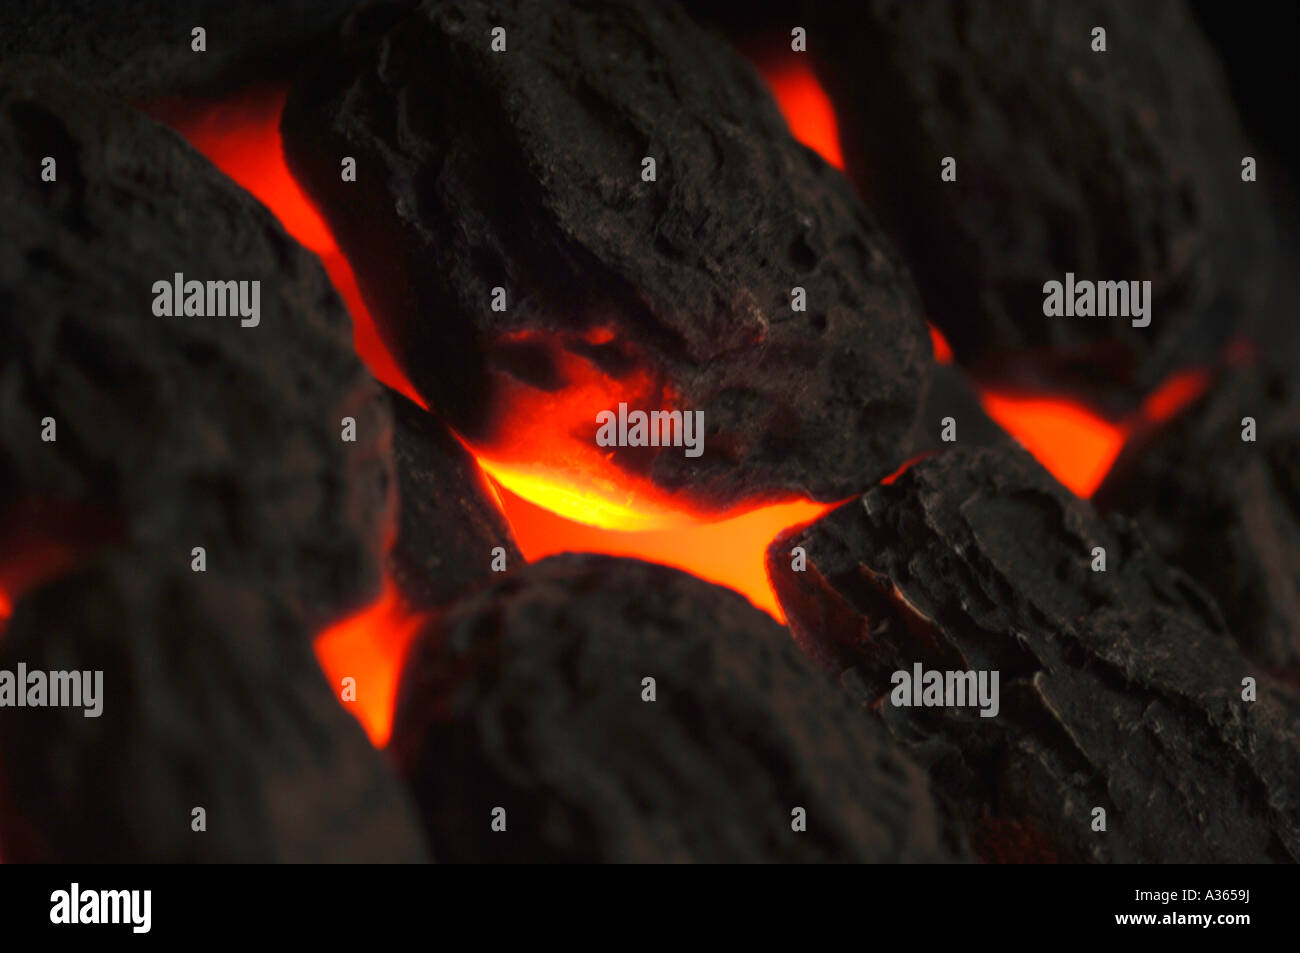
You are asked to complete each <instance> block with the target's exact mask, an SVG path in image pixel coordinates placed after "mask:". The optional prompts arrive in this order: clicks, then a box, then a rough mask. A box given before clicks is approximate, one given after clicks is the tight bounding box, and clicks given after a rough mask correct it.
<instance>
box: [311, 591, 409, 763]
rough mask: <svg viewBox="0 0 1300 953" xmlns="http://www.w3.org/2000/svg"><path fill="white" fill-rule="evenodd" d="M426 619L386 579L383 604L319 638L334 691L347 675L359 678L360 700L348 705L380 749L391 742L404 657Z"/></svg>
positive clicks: (317, 645)
mask: <svg viewBox="0 0 1300 953" xmlns="http://www.w3.org/2000/svg"><path fill="white" fill-rule="evenodd" d="M424 621H425V617H424V616H421V615H413V614H411V613H410V612H409V611H407V609H406V608H405V607H404V606H403V605H402V603H401V599H400V598H399V596H398V593H397V588H396V587H395V586H394V585H393V584H392V582H390V581H388V580H385V582H384V592H383V595H381V596H380V598H379V601H378V602H376V603H374V604H373V605H370V606H368V607H366V608H365V609H362V610H361V611H360V612H358V613H357V614H356V615H353V616H351V617H350V618H347V619H344V620H343V621H342V622H336V623H335V624H334V625H332V626H330V627H329V628H328V629H326V630H325V631H324V632H322V633H321V634H320V635H319V636H317V637H316V643H315V648H316V657H317V658H318V659H319V660H320V664H321V668H323V669H324V670H325V674H326V676H327V677H328V678H329V681H330V685H331V686H332V687H333V688H334V690H335V691H341V686H342V684H343V682H342V680H343V679H344V678H349V677H350V678H354V679H356V682H355V685H356V701H355V702H346V703H345V704H346V706H347V707H348V709H349V710H351V711H352V712H353V713H354V714H355V715H356V716H357V720H358V721H360V722H361V725H362V727H364V728H365V729H366V733H367V734H368V735H370V740H371V742H372V743H374V745H375V746H376V747H383V746H384V745H386V744H388V736H389V734H390V733H391V731H392V727H393V704H394V702H395V701H396V700H397V680H398V676H399V675H400V674H401V669H402V660H403V659H404V658H405V657H406V650H407V648H408V647H409V646H410V644H411V640H412V639H414V638H415V636H416V635H417V634H418V633H419V631H420V627H421V626H422V625H423V624H424Z"/></svg>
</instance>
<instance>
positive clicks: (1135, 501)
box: [1093, 347, 1300, 688]
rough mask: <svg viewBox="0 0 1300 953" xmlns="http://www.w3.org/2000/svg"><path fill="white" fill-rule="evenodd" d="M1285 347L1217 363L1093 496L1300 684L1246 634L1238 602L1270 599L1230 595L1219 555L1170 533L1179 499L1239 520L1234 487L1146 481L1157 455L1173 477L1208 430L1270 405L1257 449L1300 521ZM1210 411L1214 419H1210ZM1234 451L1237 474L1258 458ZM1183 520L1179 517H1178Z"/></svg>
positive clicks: (1283, 669) (1298, 417) (1283, 664)
mask: <svg viewBox="0 0 1300 953" xmlns="http://www.w3.org/2000/svg"><path fill="white" fill-rule="evenodd" d="M1283 352H1284V356H1281V357H1279V356H1275V355H1272V354H1264V355H1259V356H1257V357H1255V358H1253V359H1252V360H1250V361H1249V362H1248V363H1246V364H1244V365H1242V366H1238V367H1232V366H1230V365H1228V364H1227V363H1226V362H1225V363H1224V364H1222V365H1221V366H1219V367H1217V368H1215V376H1214V378H1213V380H1212V381H1211V383H1210V386H1209V387H1207V388H1206V390H1205V392H1204V393H1202V394H1201V395H1200V396H1199V397H1198V398H1197V399H1196V400H1195V401H1194V402H1193V403H1192V404H1191V405H1190V406H1189V407H1186V408H1184V409H1183V410H1182V411H1181V412H1180V413H1179V414H1178V415H1177V416H1175V417H1173V418H1171V419H1169V420H1166V421H1163V422H1160V423H1156V424H1147V425H1145V426H1143V427H1141V428H1139V429H1138V430H1137V431H1136V432H1135V433H1134V434H1133V436H1132V437H1131V438H1130V439H1129V440H1127V441H1126V442H1125V445H1124V448H1123V449H1122V450H1121V451H1120V454H1119V456H1118V457H1117V458H1116V460H1115V463H1114V464H1113V465H1112V467H1111V469H1110V472H1109V473H1108V474H1107V475H1106V478H1105V480H1104V481H1103V482H1102V484H1101V486H1100V487H1099V488H1098V489H1097V492H1096V493H1095V494H1094V496H1093V502H1094V505H1095V506H1096V507H1097V508H1098V510H1099V511H1101V512H1103V513H1106V514H1108V515H1110V514H1114V515H1119V514H1124V515H1125V516H1128V517H1130V518H1132V519H1133V520H1134V521H1135V522H1137V523H1138V525H1139V526H1142V528H1143V530H1144V532H1145V533H1146V534H1147V535H1148V536H1149V537H1150V538H1151V539H1152V540H1153V541H1158V542H1159V552H1160V555H1161V557H1162V558H1163V559H1165V560H1167V561H1168V562H1170V563H1171V564H1174V565H1177V566H1178V567H1179V568H1180V569H1182V570H1184V571H1185V572H1186V573H1187V574H1188V575H1189V576H1190V577H1192V578H1194V579H1195V580H1196V581H1197V584H1198V586H1201V587H1204V589H1205V590H1206V591H1208V592H1209V593H1210V595H1211V596H1212V597H1213V598H1217V599H1222V600H1223V605H1224V606H1225V608H1226V611H1225V613H1224V614H1225V616H1231V621H1232V623H1233V625H1232V626H1231V627H1229V628H1230V630H1231V631H1232V633H1233V636H1234V639H1235V640H1236V642H1237V644H1238V645H1239V647H1240V648H1241V650H1242V652H1243V653H1244V654H1245V655H1246V656H1247V657H1248V658H1249V659H1250V661H1251V662H1252V663H1254V664H1256V665H1258V666H1260V667H1261V668H1263V669H1264V670H1266V671H1267V672H1268V673H1269V675H1270V676H1271V677H1273V678H1275V679H1277V680H1278V681H1280V682H1282V683H1285V684H1288V685H1291V686H1292V687H1295V688H1300V668H1297V667H1296V665H1295V664H1293V663H1290V662H1287V661H1285V660H1283V659H1280V658H1279V657H1277V656H1275V655H1272V654H1271V652H1272V649H1271V648H1270V646H1268V645H1266V644H1264V643H1263V642H1262V636H1260V635H1259V634H1258V633H1254V632H1252V633H1249V634H1247V633H1246V632H1245V631H1243V630H1244V629H1249V628H1251V627H1252V625H1253V624H1255V622H1257V619H1258V616H1257V614H1256V613H1252V614H1251V615H1252V618H1251V619H1250V620H1248V619H1245V618H1243V616H1242V615H1241V614H1240V608H1241V604H1240V600H1241V599H1242V598H1245V599H1246V600H1248V601H1249V602H1250V604H1251V605H1253V606H1258V605H1259V602H1260V600H1264V601H1267V598H1268V597H1267V595H1266V594H1261V593H1259V592H1258V591H1257V590H1252V591H1251V592H1250V593H1248V594H1244V595H1243V594H1240V593H1238V594H1237V597H1236V598H1230V597H1229V596H1230V593H1229V592H1227V591H1226V590H1225V588H1224V587H1225V586H1228V587H1231V586H1232V585H1233V581H1232V580H1225V579H1222V578H1221V576H1220V573H1219V567H1218V565H1217V563H1215V556H1214V555H1211V554H1206V553H1202V552H1200V551H1199V548H1200V545H1201V542H1202V541H1203V540H1202V539H1201V538H1196V539H1184V540H1183V541H1181V542H1177V543H1175V542H1173V541H1171V540H1170V539H1168V538H1167V537H1168V532H1167V530H1168V529H1169V524H1171V523H1172V522H1173V518H1174V516H1175V514H1174V513H1173V511H1172V510H1171V509H1170V506H1171V502H1170V501H1171V500H1172V499H1181V500H1182V502H1180V503H1179V505H1178V508H1179V510H1183V509H1184V507H1185V506H1188V505H1190V506H1192V510H1191V512H1192V513H1194V514H1195V518H1196V519H1197V520H1199V521H1202V523H1203V524H1205V523H1209V524H1211V525H1215V524H1216V523H1217V521H1218V520H1221V519H1223V518H1228V519H1232V518H1235V514H1236V511H1237V504H1238V501H1237V500H1236V499H1235V498H1233V497H1232V492H1233V491H1232V490H1231V488H1230V487H1227V486H1223V485H1218V484H1216V483H1215V481H1212V480H1193V481H1192V482H1191V483H1190V484H1183V485H1178V484H1177V483H1176V481H1174V484H1173V485H1169V484H1168V483H1166V482H1162V483H1160V484H1159V485H1157V486H1156V487H1150V486H1147V485H1146V481H1147V480H1149V479H1150V478H1151V477H1152V475H1153V474H1152V472H1151V469H1152V461H1153V459H1159V460H1160V461H1161V464H1162V465H1161V466H1160V473H1159V474H1157V476H1162V477H1164V478H1165V479H1166V480H1168V479H1170V478H1172V477H1173V475H1174V474H1173V472H1171V469H1172V470H1173V471H1175V472H1176V470H1177V469H1179V468H1182V467H1187V466H1195V465H1196V457H1197V455H1198V453H1199V452H1201V451H1207V450H1208V449H1209V448H1207V447H1204V446H1203V445H1202V444H1201V442H1200V441H1201V438H1203V437H1204V436H1205V434H1206V429H1205V428H1211V427H1217V428H1218V431H1219V432H1222V431H1224V430H1225V429H1226V430H1234V429H1235V428H1236V427H1237V426H1238V425H1239V420H1240V417H1241V415H1242V414H1245V413H1247V412H1248V410H1251V409H1255V410H1258V409H1259V408H1262V407H1266V406H1269V405H1272V406H1273V407H1275V408H1278V409H1279V410H1280V414H1279V415H1277V416H1273V417H1272V418H1271V419H1266V418H1263V417H1262V416H1260V415H1259V414H1258V413H1256V414H1255V415H1254V416H1256V417H1257V424H1258V425H1259V428H1260V431H1259V435H1258V441H1257V443H1256V444H1255V446H1257V447H1260V448H1261V450H1262V454H1261V455H1260V457H1259V459H1260V462H1261V463H1262V464H1263V466H1264V472H1265V475H1266V476H1267V478H1268V479H1269V481H1270V483H1271V486H1272V490H1273V492H1274V494H1276V495H1277V496H1278V497H1279V498H1281V499H1283V500H1285V501H1289V503H1290V505H1291V507H1292V510H1293V511H1294V513H1295V514H1296V520H1297V521H1300V487H1292V486H1289V484H1288V481H1287V479H1286V475H1285V473H1284V470H1285V462H1284V459H1283V457H1284V455H1285V454H1287V453H1288V448H1294V447H1296V446H1297V441H1300V402H1298V401H1297V399H1296V398H1297V396H1300V395H1298V394H1297V393H1296V391H1295V390H1294V389H1293V388H1292V389H1290V390H1289V389H1288V383H1287V381H1288V379H1289V376H1290V375H1291V374H1292V371H1291V369H1290V368H1289V367H1288V366H1287V364H1288V362H1289V361H1290V360H1294V358H1295V355H1294V354H1291V353H1290V351H1289V349H1288V348H1285V347H1284V348H1283ZM1207 415H1208V416H1209V417H1210V418H1212V419H1209V420H1207V419H1206V418H1207ZM1202 423H1203V424H1204V426H1202ZM1162 450H1163V451H1164V452H1162ZM1231 456H1232V458H1233V459H1232V462H1231V464H1230V470H1231V471H1232V472H1234V473H1235V472H1239V470H1240V468H1241V467H1242V465H1243V464H1245V463H1246V461H1247V460H1248V459H1249V458H1250V457H1253V456H1254V455H1253V454H1252V455H1250V457H1243V456H1242V453H1241V452H1240V450H1238V451H1237V452H1235V453H1233V454H1231ZM1184 492H1185V493H1186V494H1189V495H1190V500H1188V497H1187V496H1184V495H1182V494H1183V493H1184ZM1165 494H1169V496H1166V495H1165ZM1182 518H1183V516H1182V515H1180V516H1179V519H1182ZM1220 528H1221V527H1220ZM1220 538H1221V534H1220ZM1198 591H1199V590H1198Z"/></svg>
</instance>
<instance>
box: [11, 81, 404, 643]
mask: <svg viewBox="0 0 1300 953" xmlns="http://www.w3.org/2000/svg"><path fill="white" fill-rule="evenodd" d="M46 156H49V157H51V158H53V159H54V160H55V162H56V165H55V166H54V167H53V168H54V171H55V175H56V180H55V181H53V182H45V181H42V177H41V171H42V167H43V164H42V160H43V157H46ZM178 273H179V274H182V275H183V276H184V280H185V281H187V282H188V281H200V282H204V283H205V285H204V294H202V295H198V296H196V298H202V299H203V305H202V307H203V309H204V311H205V312H207V310H208V308H209V304H208V300H209V296H208V295H207V293H206V292H207V285H206V283H207V282H235V281H242V282H253V281H256V282H258V283H259V284H258V285H257V298H256V299H253V298H252V293H253V286H252V285H251V284H246V285H244V289H245V291H246V292H248V297H246V298H245V304H246V305H248V306H249V307H248V309H247V310H253V309H252V307H251V306H252V304H253V302H254V300H256V303H257V311H258V321H257V323H256V326H248V327H244V326H243V324H244V323H245V321H246V320H247V321H252V318H247V319H245V318H243V317H241V316H240V315H239V314H235V315H234V316H231V315H230V314H228V313H227V314H225V315H224V316H222V315H217V314H211V313H205V314H204V315H202V316H199V315H194V314H190V315H185V314H181V315H179V316H171V317H166V316H161V315H159V314H158V313H156V309H157V310H161V308H160V307H159V306H158V303H157V299H158V298H159V297H162V298H170V297H171V296H170V295H166V294H162V295H158V294H156V293H155V291H154V285H155V283H156V282H164V283H167V284H169V285H170V284H171V283H172V282H174V280H175V275H176V274H178ZM211 300H212V303H213V304H214V305H218V306H221V305H226V301H225V299H221V300H218V299H217V296H215V295H213V296H211ZM213 310H219V307H218V308H214V309H213ZM0 340H3V341H4V348H3V350H0V511H5V510H7V509H9V508H11V507H26V508H28V509H31V506H30V504H32V503H33V501H36V502H39V503H40V504H41V507H42V508H43V509H44V510H45V511H47V512H48V511H49V510H51V509H57V508H58V507H59V506H67V507H91V508H94V509H96V510H97V511H100V512H101V513H102V514H103V516H104V519H105V521H106V522H111V523H114V524H116V525H118V526H120V527H121V530H122V535H123V536H124V537H125V538H127V539H130V540H134V541H136V542H139V543H141V544H145V545H157V546H167V547H171V548H172V549H173V550H174V552H175V553H176V560H177V562H178V563H185V562H187V561H188V560H189V558H190V552H191V549H192V548H193V547H195V546H202V547H204V548H205V550H206V559H207V565H208V570H209V571H213V572H222V573H225V574H230V575H235V576H241V577H243V578H248V579H254V580H257V581H258V582H259V584H262V585H266V586H269V587H271V588H273V589H275V590H276V591H277V593H278V595H279V596H280V597H281V598H282V599H283V600H284V601H285V602H286V603H287V604H289V605H290V606H292V607H293V608H294V609H295V610H296V611H297V613H298V616H299V618H300V620H301V621H302V622H303V624H304V625H305V626H307V627H308V628H311V629H315V628H316V627H317V626H318V625H320V624H322V623H323V622H324V621H326V620H327V619H330V618H332V617H334V616H337V615H338V614H339V613H341V612H343V611H345V610H346V609H349V608H352V607H355V606H356V605H358V604H360V603H363V602H364V601H365V600H366V599H368V598H369V597H370V596H371V595H372V594H373V592H374V591H375V589H377V587H378V582H379V573H380V566H381V553H382V546H383V542H384V539H385V536H386V534H387V533H389V532H390V531H391V524H392V520H393V499H392V498H393V495H394V494H393V490H392V473H391V467H392V459H391V436H392V435H391V427H392V422H391V419H390V418H389V411H388V407H387V404H386V402H385V401H384V398H383V396H382V394H381V393H380V392H379V390H378V387H377V386H376V385H375V384H374V383H373V381H372V380H371V379H370V377H369V375H368V374H367V373H366V371H365V370H364V368H363V367H362V366H361V364H360V362H359V361H358V360H357V358H356V356H355V354H354V353H353V351H352V346H351V335H350V326H349V321H348V316H347V312H346V311H345V310H344V308H343V305H342V304H341V303H340V301H339V299H338V297H337V296H336V294H335V292H334V290H333V288H332V287H331V285H330V283H329V281H328V279H327V278H326V276H325V273H324V271H323V270H322V268H321V266H320V263H319V262H318V261H317V260H316V258H315V257H314V256H312V255H311V254H310V253H308V252H307V251H305V250H304V249H302V248H301V247H300V246H299V245H298V244H297V243H296V242H295V241H294V240H293V239H291V238H290V237H289V236H288V235H286V234H285V232H284V231H283V229H281V228H280V226H279V224H278V223H277V222H276V221H275V219H274V218H273V217H272V215H271V213H270V212H268V211H267V210H266V209H265V208H264V207H263V206H262V205H261V204H259V203H258V202H257V201H256V200H255V199H253V198H252V197H251V196H249V195H248V194H247V193H245V192H243V191H242V190H241V189H240V188H238V187H237V186H236V185H235V184H234V183H232V182H231V181H230V180H229V179H227V178H226V177H225V176H223V175H222V174H221V173H220V172H218V171H217V170H216V169H214V168H213V167H212V166H211V165H210V164H209V163H208V162H207V160H205V159H204V158H203V157H202V156H200V155H199V154H198V153H197V152H195V151H194V150H192V149H191V148H190V147H189V146H188V145H186V144H185V143H184V142H183V141H182V140H181V139H180V138H179V137H178V136H176V135H175V134H174V133H172V132H171V131H169V130H167V129H165V128H163V127H162V126H159V125H156V124H155V123H153V122H152V121H150V120H148V119H146V118H145V117H143V116H141V115H139V114H137V113H135V112H134V111H132V110H131V109H129V108H127V107H124V106H120V105H117V104H115V103H113V102H111V101H108V100H106V99H103V98H101V97H99V96H97V95H93V94H90V93H87V92H86V91H84V90H80V89H77V88H73V87H70V86H68V85H65V84H64V83H63V82H62V81H60V80H53V79H50V78H48V77H45V78H39V77H30V76H19V75H17V74H15V73H12V72H7V73H3V74H0ZM344 417H353V418H354V419H355V421H356V437H357V439H356V441H355V442H346V441H344V440H343V439H342V435H343V426H344V425H343V418H344ZM45 418H53V421H54V427H55V431H54V435H55V436H56V437H57V439H56V440H53V441H48V442H47V441H45V440H43V439H42V434H43V430H44V425H43V420H44V419H45ZM0 549H3V541H0Z"/></svg>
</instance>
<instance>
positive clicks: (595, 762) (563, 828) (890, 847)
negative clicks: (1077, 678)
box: [390, 555, 953, 862]
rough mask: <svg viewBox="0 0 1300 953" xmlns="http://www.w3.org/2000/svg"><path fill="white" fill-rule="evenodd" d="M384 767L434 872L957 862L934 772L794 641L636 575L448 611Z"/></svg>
mask: <svg viewBox="0 0 1300 953" xmlns="http://www.w3.org/2000/svg"><path fill="white" fill-rule="evenodd" d="M390 750H391V751H392V752H393V754H394V756H395V758H396V760H397V763H398V765H399V768H400V770H401V772H402V774H403V775H404V777H405V778H406V780H407V782H408V786H409V787H410V789H411V791H412V792H413V794H414V796H415V798H416V800H417V802H418V804H419V809H420V812H421V814H422V816H423V818H424V822H425V825H426V826H427V828H428V830H429V836H430V840H431V845H432V849H433V850H434V852H435V853H436V854H437V855H438V857H439V858H440V859H442V860H450V861H462V862H464V861H547V862H551V861H642V862H660V861H702V862H709V861H713V862H747V861H755V862H756V861H774V860H784V861H819V860H843V861H848V860H852V861H880V862H893V861H919V860H944V859H951V858H952V856H953V854H952V853H951V852H950V851H949V850H948V848H947V847H945V846H944V845H945V843H946V841H945V840H944V838H943V837H942V836H941V834H940V826H939V822H938V817H937V815H936V813H935V810H934V806H933V803H932V802H931V800H930V797H929V794H928V792H927V791H926V787H925V783H924V781H923V778H922V775H921V772H920V771H919V770H918V769H917V768H916V767H915V765H913V764H912V763H911V762H910V761H909V760H908V759H907V758H906V757H905V756H903V755H901V754H900V753H899V751H898V750H897V748H896V747H895V743H894V742H892V741H891V740H890V739H888V737H887V735H886V734H885V732H883V731H882V730H880V729H878V728H877V727H876V726H874V725H871V724H870V723H869V722H867V721H865V720H864V719H861V718H860V717H859V716H858V715H857V714H856V713H855V712H854V711H853V709H852V707H851V705H849V704H848V703H847V699H846V698H845V696H844V693H843V691H842V689H840V688H839V686H837V685H834V684H833V683H830V682H828V681H827V679H826V678H825V676H824V675H823V674H822V673H821V672H819V671H817V670H816V668H815V667H814V666H813V665H812V664H811V663H810V662H809V661H808V660H807V659H806V658H805V657H804V656H803V655H802V654H801V653H800V652H799V651H798V649H797V648H796V647H795V646H794V644H793V643H792V642H791V641H790V638H789V635H788V633H787V632H786V631H785V630H784V629H783V628H782V627H781V626H779V625H777V624H776V623H775V622H774V621H772V619H771V617H770V616H768V615H767V614H765V613H763V612H761V611H759V610H758V609H755V608H754V607H753V606H752V605H750V604H749V603H748V602H747V601H746V600H745V599H744V598H743V597H742V596H740V595H738V594H737V593H735V592H732V591H730V590H727V589H724V588H722V587H720V586H715V585H713V584H711V583H708V582H705V581H703V580H701V579H698V578H696V577H694V576H690V575H687V574H685V573H682V572H678V571H677V570H675V569H669V568H667V567H664V566H656V565H652V564H650V563H643V562H640V561H638V560H630V559H617V558H613V557H608V556H592V555H565V556H557V557H552V558H550V559H545V560H542V561H541V562H537V563H533V564H530V565H529V566H526V567H524V568H523V569H519V570H516V571H514V572H512V573H511V574H510V575H509V576H507V577H505V578H504V579H502V580H501V581H500V582H498V583H497V584H496V585H494V586H491V587H490V588H488V589H484V590H481V591H480V592H478V593H477V594H475V595H473V596H470V597H469V598H467V599H465V600H463V601H461V602H459V603H456V604H455V605H454V606H452V608H451V609H449V610H448V611H447V613H446V614H445V615H443V616H442V617H441V618H440V619H439V620H437V621H435V622H434V623H433V624H432V625H430V626H429V627H428V628H426V629H425V631H424V632H423V633H422V634H421V636H420V637H419V638H418V640H417V641H416V643H415V644H414V646H413V647H412V650H411V653H410V655H409V656H408V660H407V664H406V668H405V670H404V672H403V675H402V681H401V686H400V688H399V692H398V703H397V714H396V719H395V722H394V727H393V739H392V743H391V746H390ZM494 825H495V827H494ZM801 827H803V828H804V829H802V830H801V829H800V828H801Z"/></svg>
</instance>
